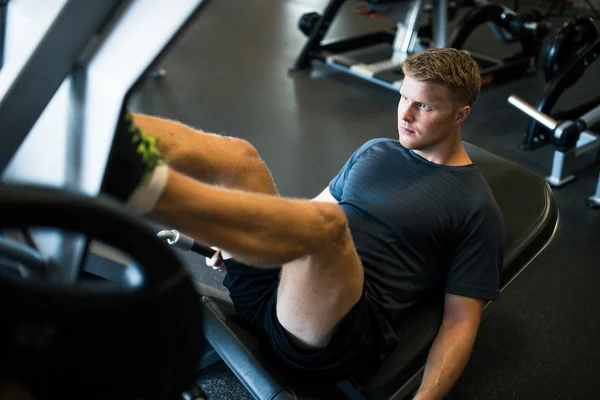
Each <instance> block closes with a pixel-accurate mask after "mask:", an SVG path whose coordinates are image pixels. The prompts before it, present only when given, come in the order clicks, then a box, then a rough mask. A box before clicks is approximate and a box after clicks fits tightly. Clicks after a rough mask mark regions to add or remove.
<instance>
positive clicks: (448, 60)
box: [104, 49, 504, 399]
mask: <svg viewBox="0 0 600 400" xmlns="http://www.w3.org/2000/svg"><path fill="white" fill-rule="evenodd" d="M404 73H405V76H406V78H405V80H404V83H403V85H402V89H401V90H400V101H399V104H398V132H399V140H391V139H374V140H371V141H369V142H367V143H366V144H364V145H363V146H362V147H361V148H360V149H358V150H357V151H356V152H355V153H354V154H353V155H352V156H351V157H350V159H349V160H348V161H347V162H346V164H345V165H344V167H343V168H342V170H341V172H340V173H339V174H338V175H337V176H336V177H335V178H334V179H333V180H332V181H331V183H330V184H329V186H328V187H327V188H325V190H323V192H322V193H321V194H320V195H319V196H317V197H316V198H315V199H313V200H312V201H310V200H304V199H292V198H282V197H279V196H278V194H277V190H276V187H275V184H274V183H273V181H272V179H271V175H270V173H269V170H268V169H267V167H266V166H265V165H264V163H263V162H262V160H261V159H260V157H259V156H258V155H257V153H256V150H255V149H254V148H253V147H252V146H251V145H249V144H248V143H246V142H244V141H242V140H240V139H234V138H227V137H222V136H218V135H213V134H206V133H202V132H198V131H195V130H193V129H191V128H188V127H186V126H183V125H181V124H178V123H175V122H171V121H166V120H161V119H158V118H153V117H148V116H144V115H135V116H133V123H132V124H131V126H130V129H131V132H133V133H134V134H135V136H134V137H135V139H134V140H133V143H134V144H135V146H137V148H138V151H139V149H146V150H145V151H141V152H140V154H143V157H138V159H141V160H142V163H139V165H144V167H143V168H142V167H140V168H138V169H139V170H140V171H142V170H143V171H145V172H148V174H147V175H148V178H147V179H145V180H144V183H143V184H140V185H138V181H139V176H141V173H140V174H138V175H137V176H138V177H137V178H132V180H130V181H128V182H126V183H117V182H118V181H119V182H123V179H119V180H117V179H112V178H111V177H112V176H114V174H115V171H118V170H119V168H120V164H119V161H118V160H119V157H118V154H114V155H112V156H111V162H110V163H109V167H108V171H107V179H106V185H105V187H104V191H105V192H106V193H111V194H113V195H115V196H118V197H120V198H122V199H127V205H128V207H130V208H131V209H134V210H136V212H138V213H149V212H150V213H151V214H152V216H154V217H156V218H157V219H159V220H160V221H162V222H165V223H167V224H168V225H169V226H172V227H174V228H177V229H179V230H181V231H182V232H185V233H186V234H188V235H190V236H192V237H194V238H196V239H197V240H198V241H200V242H203V243H205V244H208V245H211V246H216V247H218V248H220V249H223V250H224V251H226V252H227V253H229V254H230V255H231V257H232V258H229V259H227V260H225V266H226V269H227V275H226V277H225V280H224V285H225V286H227V287H228V289H229V291H230V296H231V299H232V300H233V302H234V305H235V307H236V310H237V312H238V313H239V314H240V315H241V316H242V317H243V318H245V319H247V320H248V321H249V322H250V323H252V324H254V325H255V326H256V327H257V328H258V329H259V330H260V331H261V332H263V333H264V334H265V336H266V337H267V338H268V340H269V342H270V345H271V346H272V348H273V350H274V352H275V353H276V354H277V355H278V356H279V357H280V358H282V359H283V360H285V361H286V362H287V363H288V364H290V365H291V366H293V367H295V368H298V369H299V370H302V371H305V372H307V373H314V375H315V376H319V377H328V378H330V379H340V378H344V377H347V376H362V375H368V374H371V373H373V372H374V371H375V370H376V368H377V367H378V366H379V364H380V362H381V360H382V358H383V357H385V355H386V354H387V353H388V352H389V351H390V350H391V349H392V348H393V346H394V345H395V343H396V342H397V340H398V336H399V335H400V334H401V333H402V328H403V326H405V325H406V323H407V322H408V321H409V319H410V317H411V311H412V310H413V309H414V305H415V304H417V303H418V302H419V301H421V300H422V299H424V298H425V297H427V296H431V295H435V293H445V294H444V296H445V297H444V317H443V323H442V327H441V329H440V331H439V333H438V335H437V338H436V340H435V342H434V344H433V347H432V348H431V350H430V353H429V357H428V360H427V364H426V368H425V374H424V377H423V381H422V384H421V386H420V388H419V391H418V393H417V395H416V397H415V398H418V399H440V398H442V397H443V396H444V395H445V394H446V393H448V391H449V390H450V389H451V387H452V386H453V385H454V383H455V382H456V380H457V379H458V377H459V376H460V374H461V373H462V370H463V368H464V366H465V365H466V362H467V360H468V357H469V354H470V352H471V350H472V347H473V343H474V340H475V336H476V332H477V330H478V326H479V321H480V315H481V310H482V307H483V305H484V303H485V301H487V300H494V299H498V297H499V271H500V267H501V265H502V255H503V238H504V227H503V222H502V217H501V215H500V212H499V209H498V207H497V205H496V203H495V201H494V198H493V196H492V193H491V190H490V189H489V187H488V186H487V184H486V182H485V180H484V178H483V176H482V175H481V173H480V171H479V170H478V168H477V167H476V166H475V165H474V164H473V163H472V161H471V160H470V159H469V156H468V155H467V153H466V151H465V149H464V147H463V144H462V141H461V135H460V131H461V125H462V123H463V122H464V120H465V119H466V118H467V116H468V115H469V113H470V111H471V107H472V105H473V104H474V103H475V100H476V99H477V96H478V94H479V90H480V74H479V68H478V66H477V65H476V64H475V62H474V61H473V60H472V58H471V57H470V56H469V55H468V54H466V53H464V52H460V51H457V50H454V49H432V50H429V51H426V52H423V53H419V54H417V55H416V56H413V57H412V58H410V59H409V60H407V61H406V63H405V65H404ZM138 127H139V129H140V130H141V131H142V132H144V133H145V134H147V135H148V136H150V137H154V138H157V139H158V145H157V146H158V150H160V153H162V155H159V152H158V151H156V149H155V148H154V144H155V142H154V139H152V138H148V137H146V136H145V135H144V134H142V133H141V132H139V131H138V129H137V128H138ZM126 128H127V126H126V125H122V126H121V127H120V129H119V130H120V131H123V130H125V129H126ZM116 137H117V140H119V138H120V137H121V138H122V137H124V135H120V134H119V132H118V133H117V135H116ZM125 147H126V146H121V145H118V143H115V144H114V146H113V148H114V149H118V148H125ZM129 147H130V148H134V146H129ZM153 149H154V150H153ZM115 151H116V150H115ZM161 157H164V160H166V163H167V164H168V165H165V164H163V163H161V161H160V160H161ZM144 168H145V169H144ZM130 175H131V174H130ZM131 176H133V175H131ZM136 185H137V187H136ZM134 187H135V191H134V192H133V194H131V195H130V193H131V191H132V190H133V188H134Z"/></svg>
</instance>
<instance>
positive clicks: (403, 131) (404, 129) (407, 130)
mask: <svg viewBox="0 0 600 400" xmlns="http://www.w3.org/2000/svg"><path fill="white" fill-rule="evenodd" d="M400 129H401V130H402V133H404V134H405V135H414V134H415V133H416V132H415V131H413V130H411V129H408V128H404V127H400Z"/></svg>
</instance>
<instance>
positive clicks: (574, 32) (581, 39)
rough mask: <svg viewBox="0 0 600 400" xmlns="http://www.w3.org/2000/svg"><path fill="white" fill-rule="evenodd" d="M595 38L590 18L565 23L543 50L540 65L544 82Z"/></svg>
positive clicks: (596, 33) (594, 28) (594, 25)
mask: <svg viewBox="0 0 600 400" xmlns="http://www.w3.org/2000/svg"><path fill="white" fill-rule="evenodd" d="M597 37H598V30H597V29H596V24H595V23H594V20H593V19H592V18H590V17H577V18H573V19H571V20H569V21H567V22H565V23H564V24H563V25H562V27H561V28H559V29H558V30H557V31H556V33H555V34H554V36H553V37H552V39H551V40H550V41H549V42H548V44H547V45H546V47H545V49H544V54H543V60H542V64H543V66H544V76H545V78H546V81H550V80H552V78H554V76H556V75H558V74H559V73H560V71H561V70H562V69H563V68H564V67H565V66H566V65H568V64H569V63H570V62H571V61H573V59H574V58H575V57H577V54H578V53H579V52H580V51H581V50H582V49H584V48H585V47H586V46H588V45H589V44H590V43H592V42H593V41H594V39H596V38H597Z"/></svg>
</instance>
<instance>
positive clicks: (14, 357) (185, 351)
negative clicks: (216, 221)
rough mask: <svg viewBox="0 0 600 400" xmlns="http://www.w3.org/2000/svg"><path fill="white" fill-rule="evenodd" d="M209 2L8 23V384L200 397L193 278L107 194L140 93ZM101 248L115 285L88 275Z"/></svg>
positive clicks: (4, 102)
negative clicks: (129, 110)
mask: <svg viewBox="0 0 600 400" xmlns="http://www.w3.org/2000/svg"><path fill="white" fill-rule="evenodd" d="M5 3H6V2H5V1H3V2H2V3H1V4H2V5H5ZM201 4H203V1H202V0H181V1H178V3H177V7H172V6H170V5H169V4H167V3H160V2H159V3H157V2H155V1H152V0H133V1H124V0H107V1H92V2H82V1H79V0H47V1H43V2H39V1H37V0H22V1H19V2H11V3H10V5H9V9H10V12H8V13H4V14H3V15H2V18H5V17H6V18H7V20H6V24H5V25H4V27H5V28H6V31H5V32H4V34H5V42H4V44H5V46H4V50H5V51H4V64H3V66H2V70H1V71H0V127H1V129H2V132H3V135H2V146H0V173H1V174H2V182H1V183H0V229H1V231H0V308H1V313H2V316H3V323H2V329H1V330H0V339H1V340H0V382H1V384H5V383H6V382H7V380H8V381H13V382H14V381H16V382H18V383H19V384H21V385H23V386H24V387H25V388H26V389H27V390H29V391H30V392H32V394H33V395H34V398H36V399H47V398H61V399H71V398H81V397H87V398H94V399H95V398H131V399H134V398H136V399H138V398H140V399H141V398H153V399H155V398H156V399H180V398H182V397H183V398H200V395H199V392H198V390H197V389H198V388H197V387H196V386H195V380H196V373H197V367H198V364H199V362H200V359H201V356H202V354H203V352H204V347H205V342H204V340H202V317H201V316H202V308H201V305H200V302H199V299H198V294H197V291H196V289H195V286H194V284H193V282H192V280H191V277H190V275H189V274H188V273H187V271H186V269H185V268H184V266H183V265H182V264H181V262H180V261H179V260H178V258H177V257H176V256H175V254H174V253H173V251H172V249H171V248H170V247H169V246H168V245H166V244H165V243H164V242H163V241H162V240H160V239H159V238H157V237H156V235H155V233H154V232H153V231H152V230H151V229H150V228H149V227H148V226H147V225H145V224H143V223H142V222H141V221H139V220H136V219H134V218H132V217H131V216H129V215H127V214H126V213H125V212H124V211H123V210H122V208H121V207H119V206H117V205H115V204H114V202H112V201H108V200H107V199H104V198H103V196H102V194H101V193H100V187H101V184H102V180H103V176H104V171H105V167H106V162H107V159H108V155H109V152H110V147H111V143H112V139H113V135H114V132H115V129H116V126H117V121H118V118H119V116H120V112H121V110H122V109H123V107H124V104H125V103H126V102H127V100H128V97H129V95H130V93H131V91H132V88H133V87H134V86H135V85H137V84H139V82H140V80H141V79H143V78H144V77H145V76H147V73H148V71H149V70H150V69H151V66H152V65H154V64H155V62H156V60H157V59H158V58H159V57H160V55H161V54H163V52H164V51H165V50H166V49H167V48H168V46H169V45H170V44H171V43H172V41H173V40H174V39H175V38H176V37H177V36H178V35H179V34H180V32H181V31H182V30H183V29H184V28H185V27H186V26H187V25H188V23H189V21H191V20H192V19H193V17H195V16H196V15H197V13H198V11H199V10H200V6H201ZM99 246H103V247H104V248H109V249H111V253H112V254H114V255H115V256H116V255H119V256H120V257H123V258H124V259H125V260H126V262H125V264H124V265H123V268H121V270H120V271H118V273H117V274H115V275H114V276H113V279H111V280H107V279H99V278H98V277H97V276H95V275H94V274H91V273H89V272H88V271H87V268H86V267H87V265H88V264H89V261H90V258H91V257H90V255H91V249H93V248H97V247H99ZM190 387H191V388H192V389H191V390H190Z"/></svg>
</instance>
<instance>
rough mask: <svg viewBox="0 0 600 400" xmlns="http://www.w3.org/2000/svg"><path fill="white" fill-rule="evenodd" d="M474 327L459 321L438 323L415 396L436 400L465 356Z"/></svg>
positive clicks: (449, 386) (457, 372) (451, 382)
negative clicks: (439, 325) (457, 322)
mask: <svg viewBox="0 0 600 400" xmlns="http://www.w3.org/2000/svg"><path fill="white" fill-rule="evenodd" d="M476 331H477V330H476V329H473V328H472V327H469V326H462V325H461V324H454V325H452V324H444V323H443V324H442V327H441V328H440V331H439V333H438V335H437V337H436V339H435V341H434V342H433V346H432V347H431V350H430V351H429V355H428V357H427V362H426V364H425V371H424V375H423V380H422V382H421V386H420V388H419V390H418V392H417V395H416V396H415V397H414V399H415V400H434V399H435V400H438V399H442V398H443V397H444V396H445V395H446V394H448V392H449V391H450V389H452V387H453V386H454V384H455V383H456V381H457V380H458V378H459V377H460V375H461V374H462V372H463V370H464V368H465V366H466V364H467V361H468V360H469V356H470V354H471V351H472V349H473V345H474V343H475V337H476Z"/></svg>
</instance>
